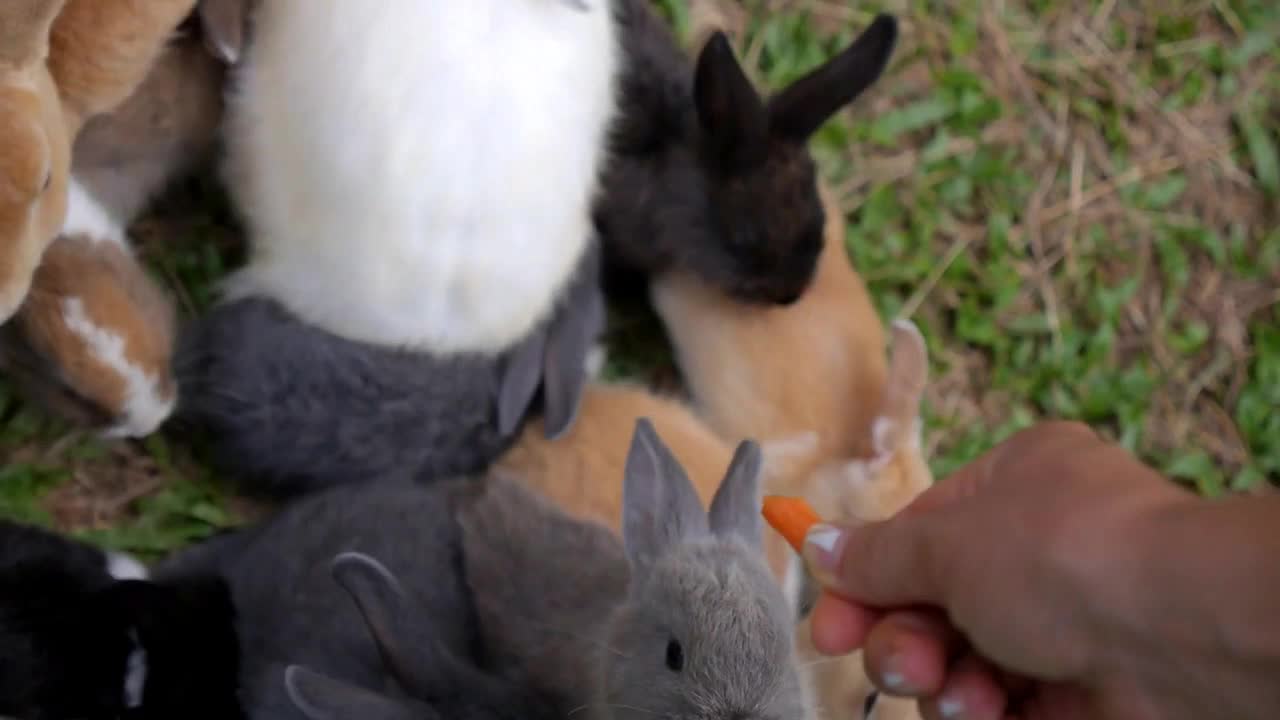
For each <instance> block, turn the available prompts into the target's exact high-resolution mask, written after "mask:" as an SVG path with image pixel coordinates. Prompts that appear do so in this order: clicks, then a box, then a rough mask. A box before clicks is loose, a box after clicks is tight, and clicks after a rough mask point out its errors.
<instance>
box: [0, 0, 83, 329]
mask: <svg viewBox="0 0 1280 720" xmlns="http://www.w3.org/2000/svg"><path fill="white" fill-rule="evenodd" d="M61 9H62V0H5V2H4V3H0V323H3V322H5V321H7V320H8V319H9V318H10V317H11V316H12V315H13V313H14V312H15V311H16V310H17V308H18V305H19V304H21V302H22V299H23V298H24V297H25V296H26V294H27V291H28V290H29V289H30V284H31V275H32V273H33V272H34V270H35V266H36V264H37V263H39V262H40V255H41V254H42V253H43V252H44V249H45V247H47V246H48V244H49V242H50V240H51V239H52V238H53V236H54V234H55V233H56V232H57V230H58V227H59V226H60V225H61V224H62V218H63V216H64V215H65V213H66V204H67V170H68V167H69V164H70V154H71V149H70V140H69V137H70V136H69V132H70V130H69V128H68V125H67V121H66V118H65V117H64V116H63V113H62V105H61V101H60V99H59V97H58V88H57V87H56V86H55V84H54V82H53V78H52V76H51V75H50V74H49V70H48V67H47V66H46V59H47V56H48V37H49V28H50V26H51V25H52V23H53V21H54V17H55V16H56V15H57V13H58V12H59V10H61Z"/></svg>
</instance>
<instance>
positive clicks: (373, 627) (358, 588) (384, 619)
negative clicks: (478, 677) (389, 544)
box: [331, 552, 460, 698]
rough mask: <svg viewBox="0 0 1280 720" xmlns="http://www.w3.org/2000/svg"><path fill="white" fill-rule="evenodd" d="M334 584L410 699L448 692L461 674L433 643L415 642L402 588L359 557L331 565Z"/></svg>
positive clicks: (373, 563)
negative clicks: (352, 604) (351, 603)
mask: <svg viewBox="0 0 1280 720" xmlns="http://www.w3.org/2000/svg"><path fill="white" fill-rule="evenodd" d="M331 569H332V573H333V578H334V580H335V581H336V582H337V583H338V585H339V586H341V587H342V589H344V590H346V591H347V594H349V595H350V596H351V599H352V600H354V601H355V603H356V607H358V608H359V610H360V614H361V615H363V616H364V620H365V624H366V625H367V626H368V628H369V632H370V633H371V634H372V635H373V640H374V644H376V645H377V646H378V652H379V654H380V655H381V656H382V662H383V664H385V665H386V667H387V669H388V670H389V671H390V673H391V676H392V677H394V678H395V680H396V681H397V682H398V683H400V686H401V687H403V688H404V689H405V691H406V692H408V693H409V694H410V695H412V696H414V697H419V698H425V697H431V696H433V695H434V694H435V693H437V692H439V691H440V690H441V688H445V687H450V686H451V684H452V682H453V681H454V679H455V678H456V673H457V671H459V670H460V668H459V667H458V662H457V660H456V658H454V657H453V654H452V653H450V652H448V651H447V650H446V649H444V648H442V647H440V645H439V642H438V641H437V640H436V639H435V638H433V637H414V636H412V633H411V629H412V627H413V626H414V623H413V617H414V610H413V607H412V606H411V605H410V599H409V595H408V593H407V592H405V589H404V586H402V585H401V584H400V581H399V580H397V579H396V577H395V575H393V574H392V573H391V571H390V570H388V569H387V567H386V566H385V565H383V564H382V563H380V562H378V561H377V560H374V559H373V558H371V557H369V556H368V555H364V554H362V553H354V552H350V553H343V554H341V555H338V556H337V557H336V558H334V560H333V564H332V567H331Z"/></svg>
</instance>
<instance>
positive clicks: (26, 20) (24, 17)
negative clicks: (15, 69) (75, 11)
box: [0, 0, 66, 66]
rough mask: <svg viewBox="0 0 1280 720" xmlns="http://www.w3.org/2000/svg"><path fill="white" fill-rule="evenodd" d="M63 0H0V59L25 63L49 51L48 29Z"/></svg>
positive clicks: (63, 2) (42, 57) (40, 57)
mask: <svg viewBox="0 0 1280 720" xmlns="http://www.w3.org/2000/svg"><path fill="white" fill-rule="evenodd" d="M65 4H66V0H4V2H0V63H6V64H11V65H18V66H22V65H29V64H31V63H35V62H39V61H41V60H43V59H44V57H45V56H46V55H47V54H48V52H49V29H50V28H51V27H53V21H54V18H56V17H58V13H60V12H62V6H63V5H65Z"/></svg>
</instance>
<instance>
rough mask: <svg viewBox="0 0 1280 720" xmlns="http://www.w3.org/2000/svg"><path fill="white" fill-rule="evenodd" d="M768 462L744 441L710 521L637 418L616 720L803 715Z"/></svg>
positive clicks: (611, 671) (612, 690)
mask: <svg viewBox="0 0 1280 720" xmlns="http://www.w3.org/2000/svg"><path fill="white" fill-rule="evenodd" d="M761 463H762V460H761V451H760V448H759V446H758V445H757V444H756V443H754V442H752V441H744V442H742V443H741V444H740V445H739V446H738V448H737V449H736V451H735V453H734V456H733V459H732V460H731V462H730V465H729V469H728V472H727V474H726V475H725V477H724V480H723V481H722V482H721V485H720V487H719V489H718V490H717V491H716V493H715V496H714V498H713V499H712V502H711V507H710V511H709V512H707V511H704V509H703V506H702V504H701V502H699V500H698V495H697V493H696V491H695V490H694V487H693V485H692V483H690V481H689V479H688V477H687V476H686V475H685V472H684V469H683V468H682V467H681V466H680V464H679V462H678V461H677V460H676V458H675V456H674V455H673V454H672V453H671V451H670V450H669V449H668V448H667V446H666V445H665V444H664V443H663V442H662V440H661V439H660V438H659V437H658V435H657V433H656V432H655V430H654V428H653V425H652V423H651V422H650V421H649V420H648V419H645V418H642V419H639V420H637V422H636V430H635V434H634V436H633V439H632V445H631V448H630V450H629V452H628V456H627V463H626V471H625V479H624V487H623V515H622V534H623V544H624V546H625V550H626V555H627V559H628V561H629V564H630V566H631V580H630V583H629V590H628V596H627V601H626V602H625V604H624V605H623V606H622V608H621V609H620V610H619V612H618V614H617V615H616V616H615V620H614V623H613V624H612V625H611V627H610V630H609V633H608V637H607V643H608V646H609V647H610V648H613V649H614V650H615V652H612V653H607V654H606V655H605V663H606V667H605V668H604V679H605V682H604V686H605V687H604V697H603V702H604V703H605V705H606V706H607V707H609V708H610V710H611V715H612V716H613V717H615V718H626V719H628V720H647V719H648V718H651V717H653V716H662V717H680V718H698V719H701V720H733V719H742V720H746V719H748V718H786V719H788V720H792V719H795V718H800V717H802V716H804V715H805V703H804V700H803V697H802V690H801V686H800V678H799V674H798V672H797V668H796V664H795V656H794V653H793V649H792V639H793V627H794V616H793V614H792V613H791V612H790V610H789V608H788V606H787V602H786V599H785V598H784V596H783V594H782V591H781V589H780V588H779V586H778V584H777V583H776V582H775V581H774V580H773V578H772V576H771V575H770V573H769V569H768V567H767V566H766V564H765V562H764V560H763V554H762V552H761V543H762V521H761V517H760V498H761V489H760V472H761Z"/></svg>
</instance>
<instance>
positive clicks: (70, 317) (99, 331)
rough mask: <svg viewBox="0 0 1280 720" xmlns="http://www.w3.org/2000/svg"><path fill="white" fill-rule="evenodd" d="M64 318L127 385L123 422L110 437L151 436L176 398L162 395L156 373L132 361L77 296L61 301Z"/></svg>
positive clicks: (120, 341)
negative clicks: (95, 320)
mask: <svg viewBox="0 0 1280 720" xmlns="http://www.w3.org/2000/svg"><path fill="white" fill-rule="evenodd" d="M62 319H63V322H65V323H66V324H67V328H68V329H69V330H71V331H72V332H73V333H75V334H76V335H77V336H78V337H79V338H80V339H81V340H82V341H84V344H85V346H86V348H87V349H88V351H89V354H90V356H92V357H93V358H94V359H96V360H97V361H98V362H101V363H102V364H103V365H106V366H107V367H108V368H111V370H112V371H114V372H115V373H116V374H118V375H119V376H120V377H121V378H123V380H124V383H125V402H124V407H123V408H120V409H119V416H120V420H119V421H118V422H117V424H116V425H115V426H113V427H112V428H110V429H109V430H107V432H106V435H107V436H108V437H142V436H144V435H149V434H151V433H152V432H154V431H155V429H156V428H158V427H159V426H160V424H161V423H162V422H164V420H165V418H167V417H169V413H170V412H172V411H173V406H174V403H175V400H176V398H175V397H173V396H172V395H170V396H169V397H165V396H164V393H162V392H160V384H159V378H157V377H156V375H155V373H151V372H147V371H146V370H144V369H143V368H140V367H138V366H137V365H134V364H133V363H131V362H129V359H128V358H127V357H125V353H124V338H122V337H120V335H118V334H117V333H114V332H112V331H111V330H108V329H107V328H103V327H99V326H98V325H95V324H94V322H93V320H92V319H91V318H90V317H89V315H88V314H87V313H85V310H84V303H83V302H82V301H81V300H80V298H78V297H69V298H65V299H64V300H63V301H62Z"/></svg>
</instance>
